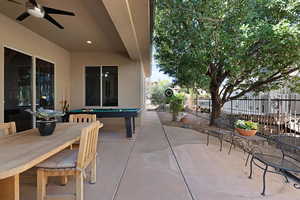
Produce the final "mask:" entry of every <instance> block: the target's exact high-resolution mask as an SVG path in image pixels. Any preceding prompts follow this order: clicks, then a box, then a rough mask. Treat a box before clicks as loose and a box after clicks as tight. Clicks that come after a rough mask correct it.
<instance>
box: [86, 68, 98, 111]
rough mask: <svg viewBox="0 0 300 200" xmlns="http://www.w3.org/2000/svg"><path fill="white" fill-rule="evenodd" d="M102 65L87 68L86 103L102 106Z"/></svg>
mask: <svg viewBox="0 0 300 200" xmlns="http://www.w3.org/2000/svg"><path fill="white" fill-rule="evenodd" d="M100 75H101V68H100V67H86V68H85V105H86V106H100V104H101V102H100V98H101V95H100V94H101V89H100V77H101V76H100Z"/></svg>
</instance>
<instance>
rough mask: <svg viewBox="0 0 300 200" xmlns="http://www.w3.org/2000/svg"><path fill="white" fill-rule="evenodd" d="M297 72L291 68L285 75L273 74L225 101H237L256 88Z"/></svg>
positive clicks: (279, 72)
mask: <svg viewBox="0 0 300 200" xmlns="http://www.w3.org/2000/svg"><path fill="white" fill-rule="evenodd" d="M297 70H298V69H297V68H293V69H290V70H288V71H287V72H285V73H281V71H278V72H276V73H274V74H273V75H272V76H270V77H269V78H268V79H266V80H264V81H257V82H255V83H254V84H252V85H251V86H250V87H249V88H248V89H246V90H244V91H242V92H240V93H239V94H237V95H235V96H232V97H230V98H228V99H227V100H234V99H237V98H239V97H241V96H243V95H245V94H246V93H248V92H251V91H253V90H254V89H255V88H257V87H260V86H263V85H266V84H268V83H271V82H274V81H278V80H280V79H281V78H283V77H284V76H286V75H289V74H291V73H293V72H295V71H297ZM278 74H280V75H279V76H278Z"/></svg>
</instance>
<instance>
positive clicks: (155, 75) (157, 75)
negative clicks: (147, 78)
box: [151, 61, 171, 81]
mask: <svg viewBox="0 0 300 200" xmlns="http://www.w3.org/2000/svg"><path fill="white" fill-rule="evenodd" d="M160 80H171V78H170V77H169V76H167V75H165V74H163V73H162V72H160V71H159V68H158V66H157V65H156V62H155V61H153V64H152V76H151V81H160Z"/></svg>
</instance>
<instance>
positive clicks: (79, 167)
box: [37, 121, 103, 200]
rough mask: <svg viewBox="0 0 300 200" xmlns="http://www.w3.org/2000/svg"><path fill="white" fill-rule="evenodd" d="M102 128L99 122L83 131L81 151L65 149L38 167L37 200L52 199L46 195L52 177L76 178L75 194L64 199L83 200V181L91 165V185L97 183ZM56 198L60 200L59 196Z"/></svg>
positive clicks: (65, 196)
mask: <svg viewBox="0 0 300 200" xmlns="http://www.w3.org/2000/svg"><path fill="white" fill-rule="evenodd" d="M102 126H103V124H102V123H100V122H99V121H96V122H93V123H91V124H90V125H89V126H88V127H86V128H83V129H82V131H81V137H80V146H79V149H76V150H75V149H73V150H72V149H65V150H64V151H62V152H60V153H58V154H56V155H55V156H53V157H51V158H49V159H48V160H46V161H44V162H42V163H40V164H39V165H37V200H45V199H51V195H48V197H47V194H46V185H47V179H48V177H51V176H63V177H64V176H75V179H76V184H75V185H76V188H75V193H74V194H72V195H62V197H63V198H64V199H75V200H83V197H84V195H83V184H84V182H83V181H84V178H85V170H86V168H87V167H88V166H89V165H91V175H90V183H96V155H97V141H98V132H99V129H100V128H101V127H102ZM54 197H55V199H60V198H59V196H57V195H55V196H54Z"/></svg>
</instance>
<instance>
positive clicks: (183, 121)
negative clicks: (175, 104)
mask: <svg viewBox="0 0 300 200" xmlns="http://www.w3.org/2000/svg"><path fill="white" fill-rule="evenodd" d="M180 121H181V122H182V123H187V122H188V118H187V117H183V118H181V120H180Z"/></svg>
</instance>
